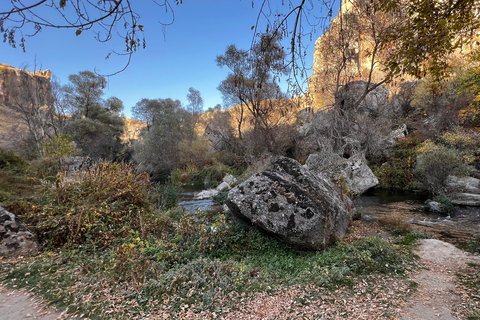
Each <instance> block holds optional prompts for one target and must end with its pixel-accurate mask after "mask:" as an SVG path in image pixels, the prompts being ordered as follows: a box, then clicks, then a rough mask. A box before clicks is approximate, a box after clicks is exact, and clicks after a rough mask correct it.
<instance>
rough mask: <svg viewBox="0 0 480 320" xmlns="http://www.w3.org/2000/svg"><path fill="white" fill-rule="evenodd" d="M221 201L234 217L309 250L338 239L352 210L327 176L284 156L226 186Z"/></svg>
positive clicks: (350, 205)
mask: <svg viewBox="0 0 480 320" xmlns="http://www.w3.org/2000/svg"><path fill="white" fill-rule="evenodd" d="M225 203H226V205H227V206H228V209H229V210H230V212H231V214H232V216H233V217H234V218H235V219H236V220H238V221H240V222H243V223H246V224H248V225H253V226H255V227H257V228H259V229H260V230H263V231H265V232H267V233H268V234H271V235H273V236H274V237H276V238H277V239H279V240H281V241H284V242H286V243H288V244H290V245H293V246H295V247H298V248H301V249H309V250H318V249H323V248H325V247H327V246H328V245H331V244H333V243H335V241H336V240H338V239H342V238H343V237H344V235H345V232H346V230H347V228H348V225H349V222H350V217H351V214H352V213H353V210H354V209H353V203H352V201H351V200H350V199H349V198H348V197H346V196H345V195H344V196H342V195H341V194H340V191H339V190H338V189H337V188H336V187H335V186H334V185H333V184H331V183H330V182H329V181H328V180H327V179H323V178H321V177H319V176H317V175H316V174H314V173H312V172H310V171H308V170H307V169H306V168H305V167H303V166H302V165H301V164H300V163H298V162H297V161H296V160H293V159H289V158H285V157H279V158H276V159H274V160H273V161H272V168H271V169H270V170H266V171H264V172H262V173H257V174H255V175H253V176H251V177H250V178H249V179H247V180H246V181H245V182H243V183H241V184H240V185H238V186H237V187H235V188H233V189H232V190H230V192H229V193H228V196H227V199H226V201H225Z"/></svg>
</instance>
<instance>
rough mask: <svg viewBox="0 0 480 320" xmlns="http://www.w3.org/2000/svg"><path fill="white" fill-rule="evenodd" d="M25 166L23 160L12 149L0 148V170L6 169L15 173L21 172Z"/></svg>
mask: <svg viewBox="0 0 480 320" xmlns="http://www.w3.org/2000/svg"><path fill="white" fill-rule="evenodd" d="M25 168H26V163H25V160H23V158H22V157H20V156H19V155H18V154H17V153H16V152H15V151H13V150H4V149H2V148H0V170H1V169H8V170H11V171H14V172H17V173H20V172H23V171H24V170H25Z"/></svg>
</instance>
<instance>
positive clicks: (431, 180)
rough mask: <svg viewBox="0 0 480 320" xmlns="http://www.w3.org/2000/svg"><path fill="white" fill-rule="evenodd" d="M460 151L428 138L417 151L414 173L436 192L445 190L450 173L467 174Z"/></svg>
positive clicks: (441, 192) (440, 192) (439, 192)
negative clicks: (437, 143)
mask: <svg viewBox="0 0 480 320" xmlns="http://www.w3.org/2000/svg"><path fill="white" fill-rule="evenodd" d="M467 172H468V171H467V168H466V166H465V165H464V164H463V161H462V158H461V156H460V154H459V152H458V151H457V150H455V149H451V148H447V147H444V146H440V145H436V144H435V143H433V142H432V141H431V140H426V141H425V142H424V143H423V144H422V145H421V147H420V148H419V149H418V151H417V161H416V163H415V169H414V174H415V176H416V177H418V179H419V180H420V181H421V182H422V183H423V184H424V185H425V186H426V187H427V188H428V189H429V190H430V191H431V192H433V193H434V194H443V193H444V192H445V181H446V179H447V177H448V175H452V174H453V175H463V174H466V173H467Z"/></svg>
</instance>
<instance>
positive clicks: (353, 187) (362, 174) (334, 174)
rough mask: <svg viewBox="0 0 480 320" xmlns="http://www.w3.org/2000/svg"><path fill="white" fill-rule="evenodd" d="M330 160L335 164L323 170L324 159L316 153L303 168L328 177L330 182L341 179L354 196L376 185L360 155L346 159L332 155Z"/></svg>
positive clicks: (375, 180) (363, 158)
mask: <svg viewBox="0 0 480 320" xmlns="http://www.w3.org/2000/svg"><path fill="white" fill-rule="evenodd" d="M333 158H334V159H332V160H333V161H335V164H334V165H332V166H331V167H329V168H325V166H324V163H325V161H324V159H322V158H321V157H320V155H319V154H318V153H316V154H311V155H310V156H309V157H308V159H307V162H306V163H305V167H306V168H307V169H308V170H310V171H312V172H315V173H317V174H319V175H321V176H326V177H328V178H329V179H330V180H331V181H332V182H336V181H338V180H339V179H340V178H341V177H343V179H345V184H346V185H347V188H348V189H349V191H350V192H351V193H352V194H354V195H360V194H362V193H364V192H365V191H367V190H368V189H370V188H372V187H375V186H376V185H377V184H378V178H377V177H376V176H375V175H374V174H373V172H372V170H371V169H370V168H369V167H368V165H367V160H365V157H364V156H363V155H362V154H356V155H353V156H351V157H350V158H348V159H345V158H342V157H340V156H338V155H334V157H333Z"/></svg>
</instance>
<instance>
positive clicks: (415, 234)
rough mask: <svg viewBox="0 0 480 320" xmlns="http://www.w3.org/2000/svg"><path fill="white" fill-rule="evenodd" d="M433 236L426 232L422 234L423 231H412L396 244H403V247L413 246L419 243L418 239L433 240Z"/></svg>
mask: <svg viewBox="0 0 480 320" xmlns="http://www.w3.org/2000/svg"><path fill="white" fill-rule="evenodd" d="M432 238H433V236H432V235H431V234H429V233H426V232H421V231H416V230H414V231H410V232H409V233H407V234H406V235H404V236H403V237H401V238H399V239H398V240H397V241H396V243H398V244H402V245H406V246H409V245H413V244H415V243H416V242H417V240H418V239H432Z"/></svg>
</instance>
